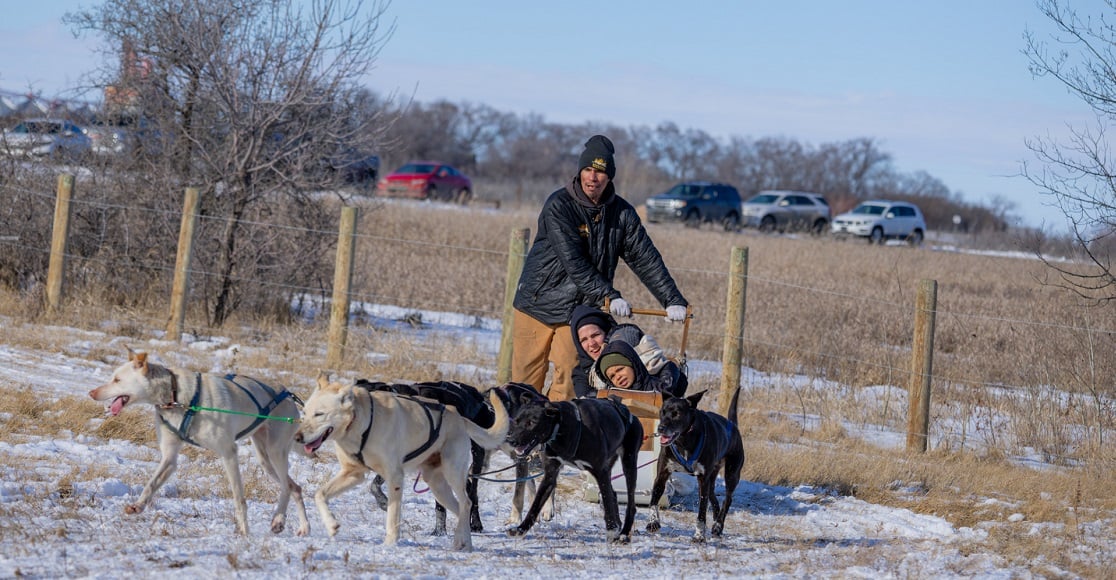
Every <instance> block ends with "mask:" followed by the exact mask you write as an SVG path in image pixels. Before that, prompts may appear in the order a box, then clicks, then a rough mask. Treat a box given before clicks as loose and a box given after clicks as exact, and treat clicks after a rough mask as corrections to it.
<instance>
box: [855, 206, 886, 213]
mask: <svg viewBox="0 0 1116 580" xmlns="http://www.w3.org/2000/svg"><path fill="white" fill-rule="evenodd" d="M886 209H887V206H884V205H871V204H863V205H858V206H856V209H854V210H852V213H855V214H860V215H883V212H884V210H886Z"/></svg>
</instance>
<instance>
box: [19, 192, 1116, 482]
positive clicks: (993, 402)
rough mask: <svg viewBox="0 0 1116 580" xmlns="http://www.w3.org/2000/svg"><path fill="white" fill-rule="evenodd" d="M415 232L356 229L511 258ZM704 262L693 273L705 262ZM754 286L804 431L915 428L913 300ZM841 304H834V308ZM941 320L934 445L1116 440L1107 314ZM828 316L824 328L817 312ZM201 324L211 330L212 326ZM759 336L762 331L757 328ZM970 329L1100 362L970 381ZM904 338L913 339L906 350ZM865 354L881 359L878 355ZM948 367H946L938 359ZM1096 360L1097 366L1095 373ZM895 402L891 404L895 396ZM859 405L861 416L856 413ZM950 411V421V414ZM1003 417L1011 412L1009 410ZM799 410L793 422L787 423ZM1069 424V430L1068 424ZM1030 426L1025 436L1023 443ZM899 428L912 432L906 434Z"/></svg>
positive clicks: (950, 315) (710, 332) (496, 305)
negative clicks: (784, 320) (855, 339)
mask: <svg viewBox="0 0 1116 580" xmlns="http://www.w3.org/2000/svg"><path fill="white" fill-rule="evenodd" d="M0 193H2V194H3V196H4V197H14V196H16V195H19V196H23V197H29V198H35V199H37V200H39V201H40V202H41V203H43V204H53V202H54V200H55V198H56V193H55V192H53V191H50V190H48V189H35V188H27V187H21V186H18V185H14V184H7V183H5V184H0ZM71 203H72V204H73V206H75V208H77V211H83V210H84V211H90V212H107V211H112V212H127V213H129V214H132V215H146V216H157V217H158V219H160V220H163V221H167V222H177V221H178V220H180V219H181V213H182V212H181V211H177V212H176V211H174V210H171V209H164V208H156V207H144V206H143V205H138V204H137V205H132V204H122V203H114V202H106V201H103V200H98V199H94V198H86V197H83V196H75V197H74V198H73V199H72V202H71ZM199 220H202V221H205V222H209V223H210V224H211V225H217V226H224V225H227V224H228V223H229V222H230V219H229V218H226V217H223V216H215V215H204V216H199ZM245 221H246V223H248V224H251V225H253V226H256V227H258V228H261V229H263V230H267V231H268V232H269V235H273V236H285V235H292V234H297V235H300V236H315V237H320V238H321V239H322V240H323V245H324V246H329V247H334V246H335V245H336V238H337V236H338V232H337V231H331V230H327V229H320V228H306V227H298V226H293V225H290V224H281V223H271V222H267V221H252V220H245ZM413 233H414V236H413V237H407V236H404V235H394V234H392V235H380V234H377V233H368V232H360V233H357V234H356V237H357V239H358V244H364V245H368V246H371V247H381V246H385V245H392V246H397V247H406V248H411V249H412V250H413V251H415V252H417V253H419V254H421V255H424V256H425V255H428V256H446V255H454V256H469V257H468V258H465V259H463V261H466V262H469V263H484V264H487V267H488V270H489V271H492V272H498V271H502V270H503V268H504V265H505V264H506V263H507V258H508V250H507V249H506V248H501V247H497V246H494V245H493V244H492V243H491V242H477V243H476V244H468V243H461V242H453V243H449V242H442V241H437V240H433V239H430V238H429V237H428V235H429V234H428V233H427V232H420V231H417V230H416V231H414V232H413ZM497 239H503V238H497ZM0 252H10V253H31V254H36V255H41V256H44V257H45V256H49V254H50V252H51V247H50V244H49V243H44V242H39V243H34V242H32V241H30V240H28V239H25V238H24V237H23V236H20V235H18V234H13V233H10V232H4V231H0ZM66 258H67V259H68V261H69V264H70V265H69V268H70V269H81V268H86V267H89V266H91V265H96V266H97V267H98V268H99V269H100V270H102V271H110V272H111V271H113V270H114V269H116V268H117V267H118V265H117V264H115V263H114V260H115V259H117V258H115V257H113V256H109V257H106V258H102V257H99V256H98V255H97V254H96V253H95V252H94V253H82V254H77V253H72V252H67V255H66ZM44 263H45V260H44ZM689 265H690V262H687V263H686V265H685V266H681V267H679V266H675V265H672V267H671V272H672V274H674V275H675V276H676V278H677V279H678V280H679V285H680V286H681V287H683V288H691V287H703V288H704V287H712V288H722V287H723V285H724V280H726V279H727V278H728V277H729V272H728V270H727V268H726V269H718V268H715V267H709V266H705V265H702V266H700V267H687V266H689ZM694 265H695V266H697V264H696V262H695V263H694ZM128 268H132V269H138V270H142V271H147V272H149V273H150V274H151V275H152V276H156V277H160V278H168V277H169V276H170V275H171V274H172V273H173V272H174V269H175V263H174V256H173V255H161V254H157V255H140V256H131V257H130V258H129V262H128ZM188 274H189V276H190V277H191V279H192V280H195V282H194V283H195V284H196V283H197V282H196V281H197V280H205V279H221V278H222V277H224V278H226V279H228V280H231V281H233V282H237V283H240V284H243V285H245V286H246V287H251V288H256V289H260V291H266V289H273V290H278V291H282V292H284V293H286V294H287V295H306V296H314V297H317V298H320V299H321V300H322V301H326V300H328V298H329V297H330V295H331V290H330V288H329V286H328V282H326V283H322V284H319V285H316V286H311V285H305V284H289V283H283V282H277V281H275V280H273V279H267V278H261V277H258V276H242V275H235V274H234V275H230V274H228V273H226V272H220V271H216V270H213V269H207V268H191V269H190V270H189V272H188ZM632 280H634V277H632V276H630V275H629V277H628V280H627V283H628V284H638V282H632ZM746 281H747V284H748V293H749V297H748V308H749V321H748V322H746V324H745V333H744V336H743V343H744V348H745V353H746V355H745V361H746V364H755V366H758V367H763V368H767V369H769V372H770V373H771V374H773V375H774V374H781V376H782V377H783V378H782V379H781V380H782V381H783V382H784V383H785V384H786V385H787V386H789V387H791V388H792V390H795V391H796V392H798V397H799V398H800V399H802V400H806V399H809V400H810V401H811V402H810V403H802V404H801V407H802V408H801V409H800V410H799V411H800V412H798V413H797V416H798V418H797V419H796V420H798V421H801V422H803V423H805V422H808V421H810V420H813V419H811V418H818V417H820V418H821V419H819V420H826V421H833V420H841V421H843V422H846V423H849V424H851V425H863V426H865V427H866V428H870V427H871V426H872V425H883V426H886V427H888V432H892V433H894V432H896V430H895V428H894V427H896V426H898V425H901V424H902V423H903V422H904V421H905V416H906V415H905V413H906V401H905V390H906V385H907V383H908V381H909V379H910V376H911V373H912V370H911V368H910V362H909V361H910V359H909V353H908V352H905V351H904V350H903V348H902V345H903V344H906V343H907V342H909V329H910V326H909V324H905V325H897V324H892V325H891V326H902V327H901V328H882V329H880V328H876V327H874V326H869V325H868V321H870V320H871V316H877V315H879V313H881V312H887V315H886V318H887V319H888V320H892V321H904V320H905V321H910V320H912V319H913V317H914V313H915V307H914V300H913V295H912V296H908V297H904V299H902V300H897V299H894V297H893V295H889V296H886V297H881V296H880V295H875V294H871V293H866V292H862V291H859V290H858V291H855V292H853V291H844V290H841V289H835V288H832V287H830V288H826V287H823V286H822V285H815V284H811V283H807V282H804V281H802V280H800V279H797V277H795V276H787V277H775V276H771V275H757V274H748V275H746ZM438 282H439V283H440V285H442V286H445V288H444V289H443V290H442V291H443V292H446V293H452V292H454V288H453V286H454V285H453V281H452V280H449V281H447V280H444V279H439V280H438ZM447 282H448V283H447ZM503 282H504V281H503V278H502V277H499V279H498V280H494V281H493V284H492V286H491V287H492V288H496V289H498V290H497V291H496V292H491V291H490V292H482V293H479V294H473V295H469V296H467V297H465V298H462V297H461V296H456V297H455V298H456V300H455V301H451V300H448V299H446V298H445V297H444V296H443V295H441V294H439V293H437V292H431V293H422V294H418V293H415V292H413V291H410V290H408V288H410V287H409V286H405V285H396V284H382V285H380V286H379V287H377V288H371V287H369V285H364V286H361V285H360V284H355V285H354V290H353V291H351V293H350V296H349V297H350V300H351V301H353V302H363V303H371V304H385V305H395V306H399V307H402V308H405V309H410V310H426V311H433V312H439V311H444V310H446V305H447V304H449V303H451V302H453V310H452V311H453V312H458V313H464V314H469V315H472V316H477V317H482V318H490V319H496V320H499V319H500V318H501V316H502V314H503V307H502V298H503V297H502V296H501V295H500V294H502V287H503ZM393 289H394V290H395V291H393ZM714 296H720V297H723V296H724V293H723V292H721V293H720V294H714ZM781 300H783V301H788V302H795V303H797V304H799V305H802V307H801V308H800V309H799V312H800V313H801V314H802V316H807V317H808V316H819V314H818V313H820V312H824V313H825V314H824V316H825V318H824V320H825V322H822V323H819V324H817V325H814V326H807V327H805V328H808V329H812V331H809V330H807V331H802V328H803V327H801V326H798V327H793V328H791V327H790V326H789V325H786V326H785V327H780V325H779V324H777V323H775V324H772V323H771V322H770V321H769V320H767V319H765V318H764V317H765V312H764V311H763V310H762V309H761V311H760V313H759V314H758V315H757V314H753V310H755V308H754V306H753V304H756V303H762V304H776V303H779V301H781ZM711 302H712V301H711ZM943 303H945V304H947V305H948V304H949V301H948V300H944V301H943ZM834 304H837V306H836V307H834V306H833V305H834ZM779 311H780V312H794V311H795V309H794V308H789V309H788V308H780V309H779ZM706 312H708V314H706ZM722 312H723V308H719V307H713V308H709V309H707V310H706V311H702V310H699V317H702V318H703V319H702V323H701V324H695V326H694V327H693V328H692V329H691V330H690V333H691V337H693V338H694V339H695V343H698V344H699V345H704V346H699V348H698V351H699V354H700V356H702V357H703V358H706V359H713V360H716V354H717V353H716V348H717V347H719V346H720V345H721V344H723V342H724V340H725V339H726V338H729V337H727V336H726V332H725V330H724V328H725V327H724V325H723V324H721V323H720V322H719V321H718V320H717V315H718V314H720V313H722ZM934 314H935V316H936V317H937V320H938V323H937V324H938V332H939V334H948V335H950V336H954V335H956V336H957V337H958V338H955V339H952V340H953V341H954V342H956V343H957V344H952V345H950V344H946V345H942V341H941V340H939V342H938V344H939V345H940V346H939V349H938V350H937V351H936V354H935V357H936V362H935V364H936V366H935V372H933V373H931V375H930V379H931V381H932V383H933V385H934V389H935V400H934V404H935V405H938V406H939V407H938V408H939V409H942V410H940V411H938V412H937V413H936V415H939V416H938V417H937V418H936V420H935V422H934V423H933V425H934V428H933V434H932V436H931V437H932V440H933V444H934V445H936V446H946V447H950V448H954V449H973V448H1000V449H1003V450H1009V449H1010V450H1011V451H1014V452H1016V453H1021V452H1022V451H1023V449H1024V448H1027V447H1030V446H1035V445H1037V446H1038V447H1041V448H1040V449H1038V450H1037V452H1038V453H1039V454H1040V455H1042V456H1043V457H1046V458H1048V459H1049V460H1051V461H1054V462H1056V463H1060V464H1063V465H1071V466H1072V465H1076V464H1078V463H1079V462H1080V461H1081V460H1080V457H1081V453H1080V452H1079V450H1080V448H1081V447H1082V446H1083V445H1082V444H1081V440H1082V439H1083V438H1085V439H1088V440H1089V441H1091V442H1092V443H1091V445H1092V446H1094V447H1095V446H1098V445H1101V444H1103V443H1104V442H1105V441H1106V439H1107V436H1108V433H1109V432H1110V431H1111V429H1112V426H1113V422H1114V420H1113V418H1114V416H1116V405H1114V403H1113V397H1112V394H1113V388H1114V387H1113V385H1112V382H1111V380H1112V379H1111V378H1110V377H1112V376H1116V375H1113V374H1108V375H1107V376H1100V375H1101V374H1102V373H1103V372H1105V370H1106V369H1107V368H1108V367H1107V366H1106V365H1107V364H1108V363H1107V362H1102V360H1103V361H1107V359H1108V358H1112V357H1111V347H1112V345H1113V340H1114V337H1116V330H1113V327H1110V326H1108V325H1107V324H1108V323H1110V321H1111V316H1110V315H1108V314H1107V313H1104V314H1096V313H1094V314H1095V315H1094V316H1093V317H1092V318H1090V319H1089V320H1093V321H1099V323H1100V324H1087V323H1084V322H1079V323H1066V322H1065V321H1062V320H1038V319H1034V318H1013V317H1008V316H1003V315H1001V314H999V313H994V314H989V313H986V312H979V311H968V310H962V309H958V308H950V307H948V306H947V307H942V303H939V306H938V308H937V309H936V311H935V312H934ZM753 319H756V322H752V320H753ZM819 320H822V318H821V316H819ZM133 321H134V322H135V323H138V324H144V325H148V326H152V327H161V326H163V325H164V324H165V323H166V320H165V319H159V320H155V319H151V318H144V317H142V316H138V315H137V316H135V317H134V319H133ZM833 321H838V322H837V323H834V322H833ZM857 323H860V324H863V325H864V326H863V327H861V328H859V329H857V328H855V327H854V328H853V330H852V331H851V332H848V333H845V334H841V335H838V334H836V333H832V334H831V333H830V332H829V330H828V329H829V328H834V327H838V326H848V325H854V324H857ZM197 326H204V324H202V325H197ZM651 326H652V327H653V329H652V330H651V332H653V333H655V334H656V335H657V336H658V335H660V334H664V335H669V333H671V332H674V329H672V328H671V327H669V326H667V325H665V324H664V325H655V324H652V325H651ZM885 326H887V325H886V324H885ZM752 328H759V329H762V330H760V331H758V332H752ZM943 331H947V332H943ZM967 334H968V335H972V338H973V340H974V341H976V342H980V341H985V342H988V343H990V345H989V348H988V351H989V352H991V353H992V355H989V354H987V353H982V354H980V355H979V356H980V357H993V358H994V354H995V351H996V343H997V341H1001V340H1003V339H1002V336H1016V337H1025V340H1017V341H1016V342H1017V343H1018V344H1022V345H1032V346H1033V350H1031V351H1030V352H1026V351H1020V350H1019V349H1018V348H1015V350H1012V351H1008V352H1004V353H1002V355H1003V356H1004V357H1009V358H1014V359H1016V360H1015V361H1014V363H1011V362H1010V361H1009V362H1008V363H1007V365H1006V366H1007V367H1011V366H1012V364H1014V365H1015V366H1017V367H1027V365H1028V361H1027V358H1028V357H1037V355H1038V354H1039V352H1040V351H1041V348H1042V347H1043V346H1047V347H1053V346H1054V344H1052V341H1054V342H1057V341H1062V340H1067V339H1065V338H1063V337H1066V336H1072V337H1074V338H1073V340H1075V341H1081V342H1083V343H1086V344H1092V345H1093V347H1092V348H1093V350H1094V354H1092V355H1089V354H1086V355H1085V356H1083V357H1082V358H1081V359H1074V360H1065V361H1063V362H1064V364H1065V365H1066V366H1068V367H1073V368H1071V369H1070V370H1069V371H1062V370H1057V371H1056V370H1053V369H1050V370H1049V371H1048V372H1046V373H1045V374H1044V372H1043V369H1032V370H1030V371H1029V374H1026V375H1024V374H1022V373H1020V374H1015V375H1010V374H1005V376H1017V377H1021V376H1028V377H1034V378H1036V380H1034V381H1026V382H1024V381H1020V382H1017V383H1013V382H1011V381H1004V380H989V379H988V378H986V377H984V376H981V375H979V374H974V373H978V372H980V364H979V362H977V363H976V364H974V363H973V362H971V361H970V362H965V363H964V364H961V363H957V364H955V361H962V360H963V359H966V358H970V359H971V358H976V357H977V356H978V355H974V354H972V353H970V352H966V351H965V349H964V348H962V347H961V346H959V345H960V343H961V342H962V341H964V340H968V337H966V336H965V335H967ZM998 335H1000V336H998ZM848 336H859V343H858V344H861V345H863V344H868V345H869V346H867V347H863V346H860V347H856V348H853V347H852V346H851V345H850V344H849V342H851V341H848V339H847V338H845V337H848ZM903 337H905V338H906V339H908V340H906V341H905V340H904V339H903ZM947 342H948V341H947ZM1013 344H1014V343H1013ZM942 346H944V348H942ZM1060 346H1063V347H1064V346H1065V345H1060ZM1004 348H1006V347H1004ZM1071 351H1072V349H1071ZM757 352H766V353H768V354H767V356H760V355H754V354H753V353H757ZM1060 352H1065V351H1060ZM864 353H871V355H865V354H864ZM1097 353H1099V354H1097ZM1090 358H1091V360H1090ZM691 360H693V359H691ZM988 360H992V358H989V359H988ZM1043 360H1049V359H1043ZM938 361H941V364H939V362H938ZM444 362H451V361H444ZM1089 364H1092V365H1093V366H1092V367H1091V368H1089V367H1088V365H1089ZM1081 365H1085V368H1078V367H1080V366H1081ZM853 368H855V369H857V372H856V373H850V372H849V371H848V369H853ZM939 369H944V370H939ZM1090 370H1091V371H1092V372H1093V373H1095V374H1096V375H1097V376H1096V377H1095V378H1094V379H1092V382H1090V381H1089V380H1086V378H1085V377H1084V375H1085V374H1087V373H1088V372H1089V371H1090ZM1001 372H1005V371H1001ZM1005 373H1006V372H1005ZM1066 374H1069V375H1081V376H1082V377H1083V378H1082V381H1083V382H1084V383H1087V384H1091V385H1093V386H1092V387H1091V388H1085V389H1081V388H1065V387H1064V385H1059V384H1058V383H1059V381H1058V380H1051V381H1048V382H1045V381H1041V380H1038V379H1041V378H1042V377H1043V376H1048V377H1051V378H1052V379H1053V377H1061V376H1065V375H1066ZM850 376H857V377H872V378H878V379H879V380H880V382H876V383H873V382H871V381H861V382H860V383H859V384H858V383H857V382H855V381H844V382H842V381H841V379H843V378H846V377H850ZM748 380H751V379H748ZM860 392H872V393H880V392H886V393H887V396H886V397H883V398H881V397H872V396H869V397H867V399H868V400H864V401H859V402H858V401H856V399H857V397H858V396H859V393H860ZM891 396H894V397H895V399H894V400H892V399H891V398H890V397H891ZM843 399H851V400H850V401H846V400H843ZM850 409H852V411H850V412H847V413H846V411H848V410H850ZM945 409H948V411H950V412H949V413H947V412H946V411H945ZM1028 409H1030V410H1035V409H1037V413H1040V414H1041V413H1048V416H1032V417H1027V416H1022V417H1021V416H1019V414H1020V413H1023V414H1024V415H1025V414H1026V413H1028V412H1029V411H1028ZM1001 411H1005V412H1003V413H1001ZM1006 411H1010V412H1006ZM794 415H795V414H793V413H788V416H794ZM947 417H958V418H956V419H949V418H947ZM1070 417H1072V419H1073V420H1072V421H1067V420H1065V418H1070ZM1020 431H1026V432H1027V433H1026V434H1025V435H1024V434H1020ZM899 432H903V433H905V430H903V431H899ZM1009 432H1011V433H1015V434H1016V435H1014V436H1012V438H1013V439H1015V440H1014V441H1006V440H1005V439H1007V438H1008V437H1007V436H1005V435H1004V433H1009Z"/></svg>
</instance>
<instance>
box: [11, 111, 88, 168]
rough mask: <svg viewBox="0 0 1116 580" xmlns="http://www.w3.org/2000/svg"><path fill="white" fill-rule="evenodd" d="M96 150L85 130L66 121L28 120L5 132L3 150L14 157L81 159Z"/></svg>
mask: <svg viewBox="0 0 1116 580" xmlns="http://www.w3.org/2000/svg"><path fill="white" fill-rule="evenodd" d="M92 147H93V142H92V140H91V139H90V138H89V136H88V135H86V133H85V131H84V130H82V128H81V127H79V126H77V125H75V124H74V123H71V122H70V121H66V120H64V119H46V118H39V119H27V120H25V121H23V122H21V123H19V124H18V125H16V126H15V127H13V128H11V129H8V130H5V131H4V135H3V141H2V142H0V150H2V151H3V152H4V153H5V154H7V155H11V156H30V157H52V158H58V159H63V158H64V159H77V158H79V157H81V156H83V155H85V154H86V153H89V151H90V150H91V149H92Z"/></svg>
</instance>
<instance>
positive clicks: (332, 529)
mask: <svg viewBox="0 0 1116 580" xmlns="http://www.w3.org/2000/svg"><path fill="white" fill-rule="evenodd" d="M340 529H341V524H330V525H329V526H328V527H327V528H326V530H328V531H329V537H331V538H332V537H334V536H336V535H337V530H340Z"/></svg>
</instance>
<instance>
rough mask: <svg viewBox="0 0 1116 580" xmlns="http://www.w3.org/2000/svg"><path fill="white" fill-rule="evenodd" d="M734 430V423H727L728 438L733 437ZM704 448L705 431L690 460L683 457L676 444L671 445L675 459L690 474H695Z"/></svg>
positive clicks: (726, 434)
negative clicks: (695, 468)
mask: <svg viewBox="0 0 1116 580" xmlns="http://www.w3.org/2000/svg"><path fill="white" fill-rule="evenodd" d="M692 428H693V427H691V429H692ZM732 428H733V422H732V421H725V436H726V437H731V436H732ZM704 448H705V429H702V430H701V438H700V439H698V443H697V447H696V448H694V452H693V453H692V454H691V455H690V458H689V459H686V458H684V457H683V456H682V453H681V452H679V451H678V447H677V446H676V445H675V444H674V442H671V444H670V450H671V451H673V452H674V459H675V460H676V461H678V464H679V465H681V466H682V467H683V468H685V469H686V471H687V472H689V473H693V472H694V464H695V463H697V460H698V457H701V451H702V449H704ZM683 451H684V450H683ZM717 459H718V460H720V459H721V458H720V457H718V458H717Z"/></svg>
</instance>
